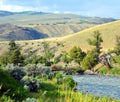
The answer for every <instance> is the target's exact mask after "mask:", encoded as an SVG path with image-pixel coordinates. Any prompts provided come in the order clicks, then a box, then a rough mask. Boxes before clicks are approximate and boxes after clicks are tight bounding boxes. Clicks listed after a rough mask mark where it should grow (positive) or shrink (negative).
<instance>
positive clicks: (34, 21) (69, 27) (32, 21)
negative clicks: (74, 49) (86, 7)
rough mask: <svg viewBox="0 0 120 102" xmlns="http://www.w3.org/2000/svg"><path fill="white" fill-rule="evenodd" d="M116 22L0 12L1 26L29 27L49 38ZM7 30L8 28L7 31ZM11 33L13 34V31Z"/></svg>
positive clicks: (71, 15) (79, 16)
mask: <svg viewBox="0 0 120 102" xmlns="http://www.w3.org/2000/svg"><path fill="white" fill-rule="evenodd" d="M115 20H116V19H113V18H100V17H88V16H81V15H75V14H54V13H45V12H34V11H25V12H8V11H0V24H6V23H9V24H11V25H16V26H19V27H27V28H28V27H29V28H32V29H34V30H35V31H36V32H39V33H42V34H47V36H48V37H60V36H65V35H69V34H74V33H76V32H79V31H82V30H85V29H87V28H90V27H93V26H96V25H99V24H103V23H107V22H112V21H115ZM0 29H1V27H0ZM4 29H5V28H4ZM7 29H8V28H7V27H6V31H7ZM11 32H13V31H12V29H11ZM3 33H4V32H3ZM14 35H16V34H14ZM4 39H5V37H4ZM38 39H39V37H38ZM6 40H8V39H6ZM16 40H18V39H16ZM20 40H23V39H20ZM31 40H32V39H31Z"/></svg>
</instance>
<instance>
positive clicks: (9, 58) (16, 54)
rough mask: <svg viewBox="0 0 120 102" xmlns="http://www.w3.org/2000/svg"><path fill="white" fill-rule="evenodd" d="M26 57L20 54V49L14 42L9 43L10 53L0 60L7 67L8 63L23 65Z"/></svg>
mask: <svg viewBox="0 0 120 102" xmlns="http://www.w3.org/2000/svg"><path fill="white" fill-rule="evenodd" d="M23 62H24V56H23V55H22V54H21V52H20V47H19V46H18V45H17V44H16V43H15V41H14V40H11V41H10V42H9V51H8V52H7V53H4V55H3V56H1V58H0V63H1V64H3V65H7V64H8V63H13V64H15V65H18V64H23Z"/></svg>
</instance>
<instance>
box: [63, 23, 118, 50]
mask: <svg viewBox="0 0 120 102" xmlns="http://www.w3.org/2000/svg"><path fill="white" fill-rule="evenodd" d="M119 27H120V21H116V22H113V23H107V24H102V25H99V26H96V27H92V28H89V29H87V30H84V31H81V32H78V33H76V34H74V35H70V36H68V37H66V38H63V40H62V41H63V42H65V46H66V49H69V48H71V47H72V46H80V47H81V48H83V49H84V50H88V49H90V48H91V47H90V46H89V45H88V43H87V41H86V40H87V39H88V38H92V35H93V32H94V31H95V30H99V31H100V33H101V35H102V38H103V41H104V42H103V44H102V47H103V49H104V50H108V49H112V48H113V47H114V46H115V38H116V35H118V36H120V28H119Z"/></svg>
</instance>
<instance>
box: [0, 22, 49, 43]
mask: <svg viewBox="0 0 120 102" xmlns="http://www.w3.org/2000/svg"><path fill="white" fill-rule="evenodd" d="M45 37H47V35H46V34H43V33H40V32H38V31H36V30H34V29H32V28H27V27H19V26H15V25H11V24H2V25H0V41H5V40H32V39H41V38H45Z"/></svg>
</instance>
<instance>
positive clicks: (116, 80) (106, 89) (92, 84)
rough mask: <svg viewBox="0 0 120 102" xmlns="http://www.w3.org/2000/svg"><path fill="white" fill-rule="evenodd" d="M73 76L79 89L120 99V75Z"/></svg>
mask: <svg viewBox="0 0 120 102" xmlns="http://www.w3.org/2000/svg"><path fill="white" fill-rule="evenodd" d="M73 78H74V80H75V81H76V82H77V83H78V85H77V89H78V90H79V91H82V92H87V93H92V94H93V95H96V96H109V97H111V98H115V99H120V77H112V76H97V75H76V76H73Z"/></svg>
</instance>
